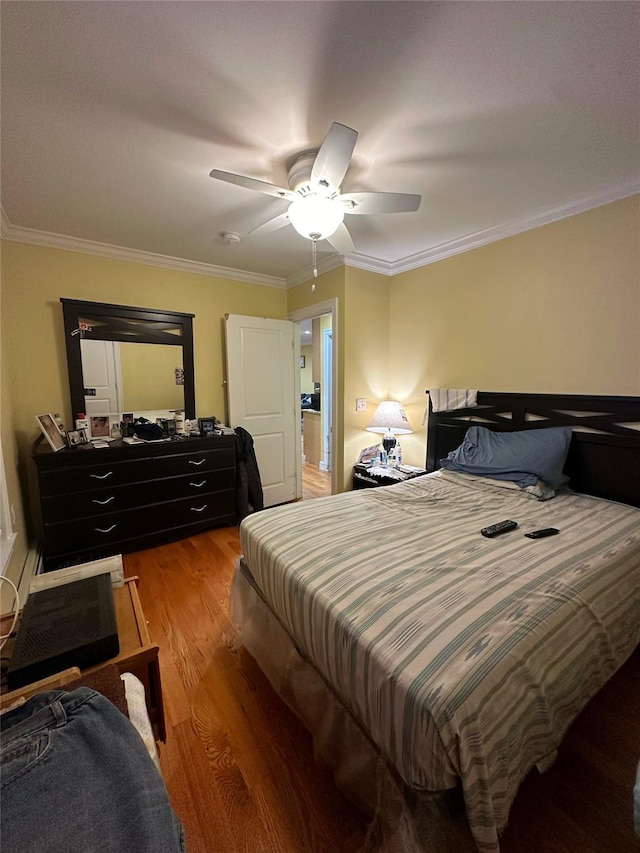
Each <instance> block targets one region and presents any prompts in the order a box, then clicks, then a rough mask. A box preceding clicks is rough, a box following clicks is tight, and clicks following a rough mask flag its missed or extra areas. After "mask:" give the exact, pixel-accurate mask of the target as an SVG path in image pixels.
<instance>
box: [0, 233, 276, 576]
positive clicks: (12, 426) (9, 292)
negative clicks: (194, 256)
mask: <svg viewBox="0 0 640 853" xmlns="http://www.w3.org/2000/svg"><path fill="white" fill-rule="evenodd" d="M62 296H64V297H68V298H71V299H85V300H91V301H95V302H113V303H118V304H123V305H134V306H141V307H144V308H160V309H166V310H168V311H182V312H186V313H192V314H195V318H194V327H193V332H194V357H195V387H196V413H200V414H201V415H202V414H203V413H204V414H206V415H211V414H214V415H215V416H216V417H219V418H220V419H221V420H223V419H224V420H226V401H225V395H224V387H223V384H222V383H223V376H224V374H223V365H224V360H223V346H224V344H223V323H224V315H225V314H227V313H228V314H248V315H252V316H267V317H274V318H276V319H283V318H285V317H286V303H287V293H286V291H285V290H284V289H278V288H273V287H264V286H261V285H255V284H247V283H245V282H238V281H230V280H228V279H223V278H215V277H210V276H202V275H196V274H194V273H188V272H180V271H176V270H168V269H162V268H158V267H152V266H147V265H143V264H136V263H131V262H128V261H120V260H114V259H111V258H102V257H97V256H94V255H87V254H81V253H79V252H69V251H64V250H59V249H50V248H45V247H41V246H32V245H27V244H24V243H14V242H10V241H3V243H2V291H1V300H2V302H1V316H2V341H1V353H2V435H3V450H4V454H5V465H6V467H7V480H8V487H9V500H10V503H11V504H13V505H14V506H15V507H16V511H17V514H18V517H19V521H20V523H19V525H18V526H19V528H20V539H19V547H16V549H15V551H14V555H13V558H12V562H11V567H13V564H14V562H15V563H16V564H17V563H20V565H22V562H24V556H25V548H26V537H25V534H24V522H23V521H21V518H22V506H23V502H22V500H21V495H20V490H19V489H18V488H17V483H18V478H19V481H20V484H21V486H22V496H23V497H24V506H25V509H26V515H27V529H28V530H29V532H31V531H33V529H34V527H35V524H36V519H37V493H36V488H37V487H36V477H35V466H34V464H33V462H32V461H31V459H30V455H31V449H32V445H33V441H34V439H35V438H36V437H37V436H38V428H37V424H36V421H35V418H34V416H35V415H36V414H38V413H41V412H60V413H61V414H62V416H63V420H64V422H65V423H67V424H68V423H71V416H72V412H71V408H70V406H71V403H70V399H69V390H68V389H69V385H68V377H67V361H66V353H65V347H64V329H63V322H62V307H61V304H60V302H59V299H60V297H62ZM12 442H15V444H16V447H17V451H16V454H15V456H14V458H11V444H12ZM16 465H17V468H18V477H16Z"/></svg>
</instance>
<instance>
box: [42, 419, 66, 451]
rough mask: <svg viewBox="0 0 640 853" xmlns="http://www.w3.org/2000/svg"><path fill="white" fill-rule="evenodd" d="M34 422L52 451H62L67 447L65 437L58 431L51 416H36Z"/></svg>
mask: <svg viewBox="0 0 640 853" xmlns="http://www.w3.org/2000/svg"><path fill="white" fill-rule="evenodd" d="M36 420H37V421H38V425H39V426H40V429H41V430H42V433H43V435H44V437H45V438H46V439H47V441H48V442H49V444H50V445H51V449H52V450H54V451H58V450H62V449H63V448H65V447H66V446H67V442H66V440H65V437H64V436H63V435H62V433H61V432H60V430H59V429H58V424H57V423H56V422H55V420H54V419H53V415H50V414H47V415H36Z"/></svg>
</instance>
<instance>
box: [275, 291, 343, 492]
mask: <svg viewBox="0 0 640 853" xmlns="http://www.w3.org/2000/svg"><path fill="white" fill-rule="evenodd" d="M322 314H331V329H332V332H333V334H332V340H331V494H332V495H335V494H337V493H338V481H337V470H338V466H337V464H336V460H337V458H338V448H337V444H338V430H337V428H336V412H337V411H338V352H337V341H338V300H337V298H336V297H333V298H332V299H327V300H325V301H324V302H318V303H316V304H315V305H309V306H307V307H306V308H299V309H298V310H297V311H291V312H290V313H289V314H287V319H288V320H292V321H293V322H294V323H299V322H300V321H301V320H312V319H313V318H314V317H319V316H321V315H322ZM299 337H300V336H299V335H296V339H297V340H298V339H299ZM299 399H300V395H299V394H298V400H299ZM300 466H302V457H300Z"/></svg>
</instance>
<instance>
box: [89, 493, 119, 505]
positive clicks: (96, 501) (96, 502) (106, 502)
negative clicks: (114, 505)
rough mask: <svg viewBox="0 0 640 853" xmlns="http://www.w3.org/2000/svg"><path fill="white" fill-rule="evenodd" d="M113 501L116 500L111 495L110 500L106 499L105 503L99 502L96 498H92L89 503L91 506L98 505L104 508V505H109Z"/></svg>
mask: <svg viewBox="0 0 640 853" xmlns="http://www.w3.org/2000/svg"><path fill="white" fill-rule="evenodd" d="M115 499H116V496H115V495H111V497H110V498H107V499H106V501H99V500H98V499H97V498H93V500H92V501H91V503H92V504H100V506H105V505H106V504H110V503H111V501H115Z"/></svg>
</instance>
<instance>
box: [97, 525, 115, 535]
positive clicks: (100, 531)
mask: <svg viewBox="0 0 640 853" xmlns="http://www.w3.org/2000/svg"><path fill="white" fill-rule="evenodd" d="M117 526H118V525H117V524H112V525H111V527H108V528H107V529H106V530H103V528H102V527H96V528H95V531H96V533H111V531H112V530H115V529H116V527H117Z"/></svg>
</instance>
